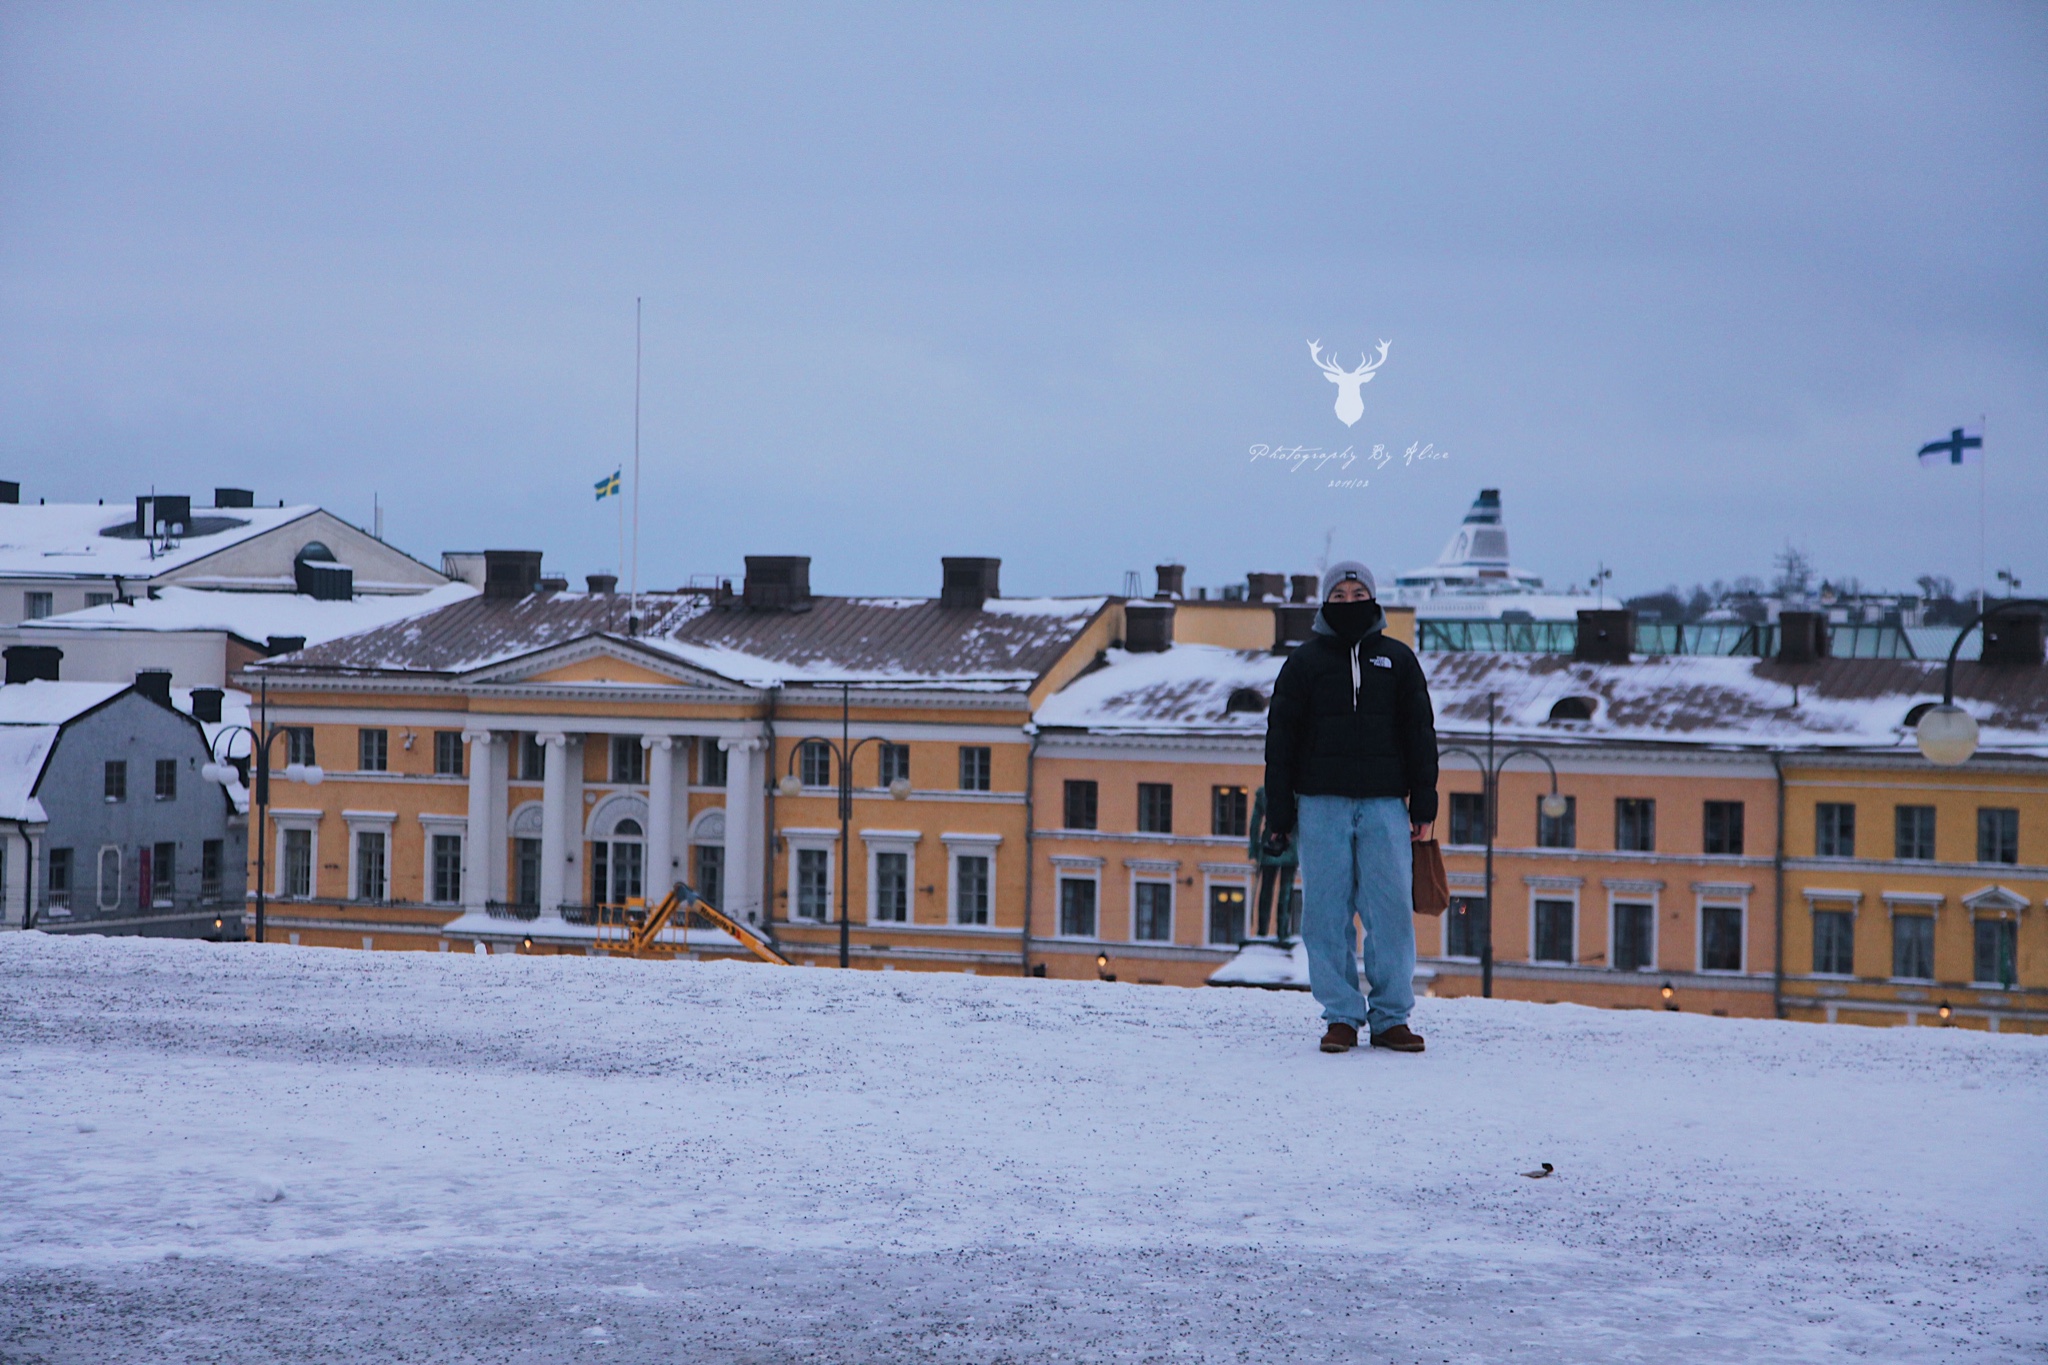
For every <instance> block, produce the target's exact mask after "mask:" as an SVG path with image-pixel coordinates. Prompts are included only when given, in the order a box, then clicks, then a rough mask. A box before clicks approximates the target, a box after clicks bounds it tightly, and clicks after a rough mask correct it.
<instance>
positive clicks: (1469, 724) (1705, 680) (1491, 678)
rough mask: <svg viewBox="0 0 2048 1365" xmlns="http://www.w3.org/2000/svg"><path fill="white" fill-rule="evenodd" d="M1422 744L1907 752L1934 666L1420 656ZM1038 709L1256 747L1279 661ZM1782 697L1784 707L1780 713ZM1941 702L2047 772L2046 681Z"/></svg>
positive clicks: (1093, 684)
mask: <svg viewBox="0 0 2048 1365" xmlns="http://www.w3.org/2000/svg"><path fill="white" fill-rule="evenodd" d="M1419 657H1420V658H1421V660H1422V665H1423V669H1424V671H1425V672H1426V673H1427V674H1428V675H1429V684H1430V694H1431V698H1432V700H1433V702H1434V703H1435V706H1436V713H1437V728H1438V730H1439V731H1440V732H1445V733H1466V734H1469V733H1472V732H1474V731H1479V730H1483V729H1484V728H1485V725H1486V711H1487V697H1488V695H1489V694H1491V695H1492V696H1493V697H1494V698H1495V703H1496V706H1497V708H1498V709H1497V712H1496V716H1497V720H1496V724H1497V727H1498V731H1499V733H1501V734H1503V735H1512V736H1518V737H1522V738H1527V739H1541V740H1546V741H1550V742H1558V743H1574V742H1583V741H1587V740H1605V741H1624V742H1636V743H1671V742H1679V743H1688V744H1705V745H1715V746H1731V747H1757V748H1780V747H1782V748H1897V747H1902V746H1906V745H1909V744H1910V743H1911V732H1910V731H1909V730H1907V728H1906V725H1905V718H1906V712H1907V711H1908V710H1909V709H1910V708H1911V707H1913V706H1914V705H1916V704H1917V703H1920V702H1923V701H1938V700H1940V698H1941V672H1942V669H1941V665H1940V664H1938V663H1932V662H1916V661H1913V660H1908V659H1825V660H1821V661H1819V662H1817V663H1812V664H1784V663H1779V662H1777V661H1776V660H1770V659H1747V658H1720V657H1705V656H1683V657H1679V656H1673V657H1666V658H1645V659H1636V660H1631V661H1630V662H1628V663H1625V664H1597V663H1580V662H1577V661H1575V660H1573V659H1571V658H1569V657H1567V656H1563V655H1551V654H1480V653H1430V654H1423V655H1420V656H1419ZM1106 658H1107V663H1106V666H1105V667H1102V668H1098V669H1095V670H1093V671H1091V672H1088V673H1085V674H1083V675H1082V676H1081V677H1079V678H1077V679H1075V680H1074V681H1073V682H1072V683H1069V684H1068V685H1067V686H1066V687H1065V688H1064V689H1062V690H1061V691H1060V692H1059V693H1058V694H1057V695H1055V696H1053V697H1052V698H1050V699H1049V700H1048V701H1047V702H1046V704H1045V705H1044V706H1042V707H1040V708H1039V711H1038V715H1037V717H1036V719H1037V721H1038V723H1039V724H1040V725H1041V726H1045V727H1048V728H1054V727H1058V728H1072V729H1085V730H1089V731H1094V732H1098V733H1104V734H1158V735H1168V734H1203V735H1214V736H1223V735H1263V734H1264V733H1265V729H1266V717H1265V714H1264V712H1263V711H1262V710H1261V711H1235V712H1233V711H1229V710H1226V705H1227V703H1228V701H1229V698H1230V695H1231V693H1232V692H1233V691H1235V690H1237V689H1238V688H1244V687H1249V688H1255V689H1257V690H1258V692H1259V693H1260V694H1261V695H1262V697H1265V698H1270V697H1271V695H1272V689H1273V680H1274V679H1275V678H1276V677H1278V676H1279V672H1280V666H1281V664H1282V662H1283V659H1282V658H1281V657H1279V656H1276V655H1272V654H1268V653H1265V652H1263V651H1253V650H1231V649H1221V648H1217V647H1214V646H1208V645H1176V646H1174V647H1173V648H1172V649H1170V650H1167V651H1166V652H1164V653H1160V654H1127V653H1124V652H1123V651H1121V650H1111V651H1110V652H1109V654H1108V655H1107V656H1106ZM1795 689H1796V705H1795ZM1566 697H1587V698H1591V699H1592V701H1593V715H1592V719H1590V720H1586V721H1553V720H1551V719H1550V714H1551V709H1552V708H1553V707H1554V706H1556V705H1557V703H1558V702H1559V701H1562V700H1563V699H1564V698H1566ZM1956 699H1957V702H1958V703H1959V704H1961V705H1962V706H1963V707H1964V708H1965V709H1967V710H1968V711H1969V712H1970V713H1971V714H1972V715H1974V716H1975V717H1976V718H1977V722H1978V724H1979V725H1980V726H1981V727H1982V736H1981V741H1980V742H1981V744H1982V747H1983V748H1984V749H1985V750H1986V751H2003V752H2009V753H2019V754H2029V755H2038V756H2048V669H2040V668H1996V667H1993V668H1987V667H1983V666H1981V665H1977V664H1959V665H1958V666H1957V668H1956Z"/></svg>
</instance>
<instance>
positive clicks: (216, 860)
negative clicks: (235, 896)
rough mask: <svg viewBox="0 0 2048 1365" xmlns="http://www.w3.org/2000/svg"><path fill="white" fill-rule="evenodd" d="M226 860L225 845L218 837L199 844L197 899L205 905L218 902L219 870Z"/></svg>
mask: <svg viewBox="0 0 2048 1365" xmlns="http://www.w3.org/2000/svg"><path fill="white" fill-rule="evenodd" d="M226 862H227V846H226V843H225V841H223V840H220V839H207V840H204V841H202V842H201V843H200V845H199V899H200V902H201V903H202V904H205V905H218V904H220V891H221V888H220V879H221V870H222V868H223V866H224V865H225V864H226Z"/></svg>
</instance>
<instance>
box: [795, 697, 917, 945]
mask: <svg viewBox="0 0 2048 1365" xmlns="http://www.w3.org/2000/svg"><path fill="white" fill-rule="evenodd" d="M852 692H853V688H852V684H850V683H841V684H840V685H839V740H838V742H837V743H834V742H833V741H832V740H829V739H816V738H812V739H806V740H800V741H799V742H797V743H796V744H793V745H791V746H790V750H789V771H787V772H785V773H783V775H782V779H781V781H779V782H778V783H776V788H777V790H779V791H780V792H781V793H782V794H783V795H784V796H799V795H801V794H802V793H803V789H804V780H803V775H802V774H800V773H798V772H797V771H796V765H797V760H798V759H799V758H800V757H801V756H802V755H803V751H804V745H806V744H823V745H824V746H825V747H826V748H827V749H829V750H830V751H831V753H832V757H833V759H834V761H835V762H837V763H838V765H839V965H840V966H842V967H849V966H852V965H853V918H852V911H851V907H850V905H849V903H848V902H849V899H850V893H849V890H848V880H847V879H848V875H849V869H848V866H847V863H848V860H849V859H850V858H851V857H852V855H853V848H852V838H853V756H854V755H855V754H857V753H859V752H860V751H861V747H862V746H863V745H867V744H877V743H880V744H887V743H888V742H889V741H888V740H886V739H883V738H882V737H881V736H880V735H868V736H867V737H866V738H864V739H862V740H861V741H860V742H859V743H855V742H853V736H852V729H853V722H852ZM909 795H910V779H909V778H907V777H901V776H899V777H895V778H892V779H891V780H890V782H889V797H890V799H891V800H895V801H902V800H904V799H906V798H908V797H909Z"/></svg>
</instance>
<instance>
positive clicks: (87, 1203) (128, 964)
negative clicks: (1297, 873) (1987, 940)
mask: <svg viewBox="0 0 2048 1365" xmlns="http://www.w3.org/2000/svg"><path fill="white" fill-rule="evenodd" d="M1312 1010H1313V1005H1312V1003H1311V1002H1310V1001H1309V1000H1308V998H1307V997H1305V996H1303V995H1299V994H1294V993H1287V994H1269V993H1266V992H1261V991H1249V990H1233V991H1223V990H1206V991H1186V990H1174V989H1168V988H1159V987H1143V986H1132V985H1117V984H1095V983H1085V984H1082V983H1060V982H1049V981H1010V980H990V979H985V978H975V977H966V976H950V975H946V976H939V975H912V974H909V973H869V972H862V973H840V972H833V971H824V970H802V969H792V968H775V967H766V966H756V965H743V964H738V963H722V964H707V965H702V966H698V965H689V964H654V963H630V962H612V961H593V960H588V959H580V958H567V957H547V958H524V957H506V956H499V957H483V958H479V957H474V956H468V955H428V954H412V953H375V954H372V953H358V952H331V951H320V950H308V949H289V948H282V947H271V948H257V947H253V946H248V945H230V946H215V945H206V944H194V943H184V942H173V941H166V940H142V939H93V938H48V937H44V936H42V935H40V934H18V933H17V934H7V935H0V1021H4V1023H0V1028H4V1032H0V1039H4V1042H0V1143H4V1150H5V1152H6V1158H7V1160H6V1173H5V1175H4V1176H0V1359H5V1360H8V1361H37V1362H40V1361H51V1362H74V1361H78V1362H83V1361H94V1362H102V1361H149V1362H185V1361H209V1362H212V1361H222V1362H242V1361H250V1362H255V1361H263V1362H272V1361H377V1360H400V1359H402V1360H407V1361H478V1362H484V1361H489V1362H502V1361H555V1360H565V1361H567V1360H591V1361H610V1362H629V1361H630V1362H638V1361H691V1362H759V1363H765V1362H782V1361H862V1362H866V1361H943V1362H955V1361H958V1362H990V1361H1019V1362H1022V1361H1032V1362H1041V1361H1042V1362H1080V1361H1112V1360H1134V1361H1139V1360H1158V1361H1174V1362H1183V1361H1186V1362H1193V1361H1292V1360H1301V1361H1333V1360H1344V1361H1380V1360H1385V1361H1402V1362H1408V1361H1415V1362H1432V1363H1433V1362H1443V1361H1454V1362H1476V1361H1487V1362H1493V1361H1502V1360H1517V1361H1520V1360H1528V1361H1560V1362H1565V1361H1571V1362H1577V1361H1589V1360H1621V1361H1628V1360H1642V1361H1655V1362H1660V1363H1662V1362H1673V1361H1701V1360H1710V1361H1757V1360H1772V1361H1802V1360H1829V1359H1836V1358H1858V1359H1866V1360H1867V1359H1884V1360H1895V1359H1912V1360H1994V1361H1996V1360H2021V1359H2039V1358H2040V1353H2041V1350H2042V1347H2043V1344H2044V1341H2048V1333H2044V1328H2043V1314H2044V1307H2048V1301H2044V1290H2048V1284H2044V1278H2043V1267H2044V1265H2048V1231H2044V1222H2048V1220H2044V1218H2043V1215H2044V1213H2048V1039H2042V1038H2025V1037H2012V1036H1999V1037H1994V1036H1989V1035H1986V1034H1981V1033H1968V1032H1961V1031H1946V1030H1934V1029H1916V1030H1896V1031H1888V1032H1887V1031H1874V1030H1863V1029H1856V1028H1848V1027H1841V1028H1824V1027H1818V1026H1811V1025H1796V1024H1773V1023H1762V1022H1750V1021H1740V1020H1724V1019H1712V1018H1698V1017H1692V1016H1688V1015H1669V1014H1663V1013H1655V1014H1641V1013H1614V1012H1598V1011H1594V1010H1588V1009H1580V1008H1575V1007H1571V1006H1535V1005H1520V1004H1511V1003H1502V1002H1485V1001H1477V1000H1460V1001H1435V1000H1430V1001H1424V1002H1423V1004H1422V1005H1421V1008H1420V1009H1419V1011H1418V1017H1417V1020H1416V1023H1417V1025H1418V1027H1419V1028H1420V1029H1421V1030H1422V1031H1424V1032H1425V1033H1427V1034H1428V1036H1429V1044H1430V1050H1429V1052H1428V1053H1427V1054H1425V1055H1423V1056H1420V1057H1411V1056H1396V1055H1391V1054H1386V1053H1371V1052H1358V1053H1352V1054H1349V1055H1345V1056H1338V1057H1326V1056H1323V1055H1321V1054H1319V1053H1318V1052H1316V1051H1315V1048H1314V1040H1315V1037H1316V1034H1317V1032H1318V1031H1319V1030H1318V1028H1317V1026H1316V1024H1315V1022H1314V1020H1313V1018H1312ZM1543 1161H1549V1162H1552V1163H1554V1164H1555V1166H1556V1168H1557V1174H1556V1175H1555V1177H1553V1178H1551V1179H1547V1180H1526V1179H1523V1178H1521V1176H1520V1175H1518V1174H1517V1173H1518V1172H1520V1171H1524V1170H1529V1169H1532V1168H1534V1167H1536V1166H1537V1165H1538V1163H1539V1162H1543Z"/></svg>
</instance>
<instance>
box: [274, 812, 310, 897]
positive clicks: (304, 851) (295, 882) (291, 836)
mask: <svg viewBox="0 0 2048 1365" xmlns="http://www.w3.org/2000/svg"><path fill="white" fill-rule="evenodd" d="M278 894H279V895H282V896H290V897H293V898H295V899H298V900H305V899H307V898H308V897H310V896H311V895H312V894H313V831H312V830H310V829H288V830H286V831H285V832H284V866H282V867H280V868H279V869H278Z"/></svg>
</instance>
